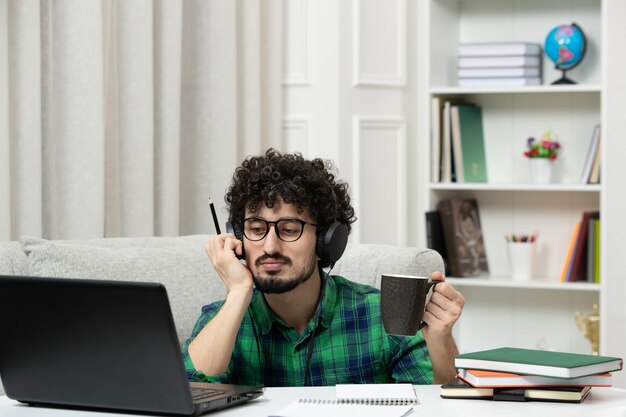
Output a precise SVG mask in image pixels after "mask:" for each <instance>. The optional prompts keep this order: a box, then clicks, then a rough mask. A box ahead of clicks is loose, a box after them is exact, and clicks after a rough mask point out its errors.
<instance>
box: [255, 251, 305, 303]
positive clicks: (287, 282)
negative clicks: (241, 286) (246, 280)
mask: <svg viewBox="0 0 626 417" xmlns="http://www.w3.org/2000/svg"><path fill="white" fill-rule="evenodd" d="M270 258H271V259H281V260H283V261H285V263H286V265H287V266H291V265H293V263H292V262H291V259H289V258H288V257H286V256H283V255H281V254H278V253H276V254H264V255H263V256H261V257H259V258H258V259H257V260H256V261H255V265H257V266H258V265H259V264H260V263H261V262H262V261H264V260H266V259H270ZM316 263H317V259H315V257H311V260H310V262H309V263H308V264H307V265H305V266H304V267H303V268H300V269H299V270H296V271H293V274H294V275H292V276H291V277H286V278H280V277H277V276H276V275H278V274H279V273H280V272H281V271H276V272H270V273H268V275H267V276H261V275H255V276H253V277H252V280H253V281H254V286H255V287H256V289H257V290H259V291H260V292H262V293H265V294H284V293H286V292H288V291H291V290H293V289H295V288H297V287H298V286H299V285H300V284H302V283H304V282H306V281H308V280H309V278H311V275H312V274H313V271H314V270H315V265H316Z"/></svg>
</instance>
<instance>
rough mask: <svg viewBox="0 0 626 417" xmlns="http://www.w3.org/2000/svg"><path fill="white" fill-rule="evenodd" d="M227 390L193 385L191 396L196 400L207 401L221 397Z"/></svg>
mask: <svg viewBox="0 0 626 417" xmlns="http://www.w3.org/2000/svg"><path fill="white" fill-rule="evenodd" d="M225 392H226V391H224V390H221V389H213V388H198V387H191V398H192V399H193V401H194V402H201V401H206V400H209V399H211V398H215V397H221V396H223V395H224V393H225Z"/></svg>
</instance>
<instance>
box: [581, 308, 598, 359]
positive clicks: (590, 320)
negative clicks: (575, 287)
mask: <svg viewBox="0 0 626 417" xmlns="http://www.w3.org/2000/svg"><path fill="white" fill-rule="evenodd" d="M576 323H577V324H578V328H579V329H580V331H581V332H582V333H583V335H584V336H585V337H586V338H587V339H588V340H589V341H590V342H591V354H592V355H598V354H599V353H600V313H599V310H598V304H595V303H594V304H593V311H592V313H591V314H589V315H588V316H583V315H582V314H580V313H579V312H578V311H577V312H576Z"/></svg>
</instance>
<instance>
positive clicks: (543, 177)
mask: <svg viewBox="0 0 626 417" xmlns="http://www.w3.org/2000/svg"><path fill="white" fill-rule="evenodd" d="M529 162H530V177H531V178H532V181H533V182H534V183H535V184H549V183H550V182H551V181H552V160H551V159H548V158H531V159H529Z"/></svg>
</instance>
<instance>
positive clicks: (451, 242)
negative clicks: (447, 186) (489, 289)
mask: <svg viewBox="0 0 626 417" xmlns="http://www.w3.org/2000/svg"><path fill="white" fill-rule="evenodd" d="M437 210H438V211H439V213H440V215H441V225H442V228H443V235H444V240H445V243H446V252H447V255H448V265H449V266H450V273H451V274H452V276H455V277H469V276H477V275H484V274H488V273H489V266H488V264H487V253H486V250H485V244H484V242H483V235H482V230H481V226H480V215H479V212H478V202H477V201H476V200H475V199H460V198H449V199H444V200H441V201H439V203H438V204H437Z"/></svg>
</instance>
